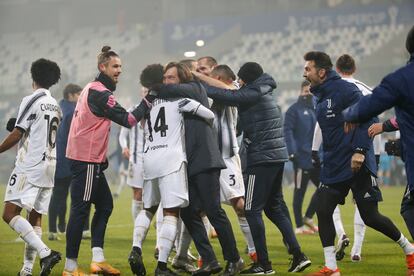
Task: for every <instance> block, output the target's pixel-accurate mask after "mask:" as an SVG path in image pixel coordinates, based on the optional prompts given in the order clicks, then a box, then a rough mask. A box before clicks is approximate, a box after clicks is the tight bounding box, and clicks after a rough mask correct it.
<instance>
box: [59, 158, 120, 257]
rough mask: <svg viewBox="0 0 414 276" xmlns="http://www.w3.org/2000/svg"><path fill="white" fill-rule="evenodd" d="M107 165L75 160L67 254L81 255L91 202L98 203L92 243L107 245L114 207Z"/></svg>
mask: <svg viewBox="0 0 414 276" xmlns="http://www.w3.org/2000/svg"><path fill="white" fill-rule="evenodd" d="M106 167H107V165H106V164H96V163H86V162H82V161H73V162H72V173H73V177H72V182H71V199H72V202H71V209H70V216H69V221H68V226H67V229H66V257H67V258H77V257H78V253H79V246H80V243H81V240H82V231H83V226H84V222H85V220H86V218H87V217H88V216H89V212H90V209H91V204H92V203H93V204H95V213H94V215H93V218H92V223H91V234H92V241H91V247H101V248H103V246H104V237H105V231H106V225H107V223H108V219H109V217H110V216H111V213H112V209H113V200H112V195H111V191H110V189H109V186H108V182H107V181H106V178H105V175H104V173H103V170H105V169H106Z"/></svg>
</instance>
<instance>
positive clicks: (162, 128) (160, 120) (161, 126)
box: [148, 107, 168, 141]
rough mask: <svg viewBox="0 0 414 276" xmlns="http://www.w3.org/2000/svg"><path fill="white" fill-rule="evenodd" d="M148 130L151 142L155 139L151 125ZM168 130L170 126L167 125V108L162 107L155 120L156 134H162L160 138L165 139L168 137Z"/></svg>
mask: <svg viewBox="0 0 414 276" xmlns="http://www.w3.org/2000/svg"><path fill="white" fill-rule="evenodd" d="M150 121H151V120H150ZM148 129H149V132H150V135H149V140H150V141H152V140H153V138H152V129H151V125H148ZM167 130H168V125H167V124H166V123H165V107H161V108H160V111H158V114H157V118H155V123H154V131H155V133H157V132H161V133H160V136H161V137H165V136H167Z"/></svg>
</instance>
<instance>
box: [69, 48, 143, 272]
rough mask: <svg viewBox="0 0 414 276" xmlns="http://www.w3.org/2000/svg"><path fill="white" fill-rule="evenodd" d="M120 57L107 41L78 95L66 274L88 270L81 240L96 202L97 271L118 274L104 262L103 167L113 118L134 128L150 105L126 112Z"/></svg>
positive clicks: (106, 201)
mask: <svg viewBox="0 0 414 276" xmlns="http://www.w3.org/2000/svg"><path fill="white" fill-rule="evenodd" d="M121 68H122V63H121V59H120V58H119V56H118V54H116V53H115V52H114V51H111V47H109V46H104V47H103V48H102V52H101V53H100V54H99V55H98V69H99V74H98V76H97V77H96V79H95V80H94V81H92V82H90V83H88V84H87V85H86V86H85V88H84V89H83V91H82V92H81V94H80V96H79V100H78V102H77V104H76V108H75V112H74V116H73V119H72V124H71V127H70V131H69V138H68V146H67V150H66V157H67V158H69V159H71V160H72V167H71V169H72V173H73V176H72V182H71V210H70V217H69V222H68V227H67V229H66V240H67V241H66V263H65V270H64V272H63V275H84V274H83V272H81V271H80V270H79V269H78V264H77V258H78V254H79V246H80V242H81V239H82V229H83V225H82V223H79V222H80V221H85V219H86V217H87V216H88V214H89V210H90V208H91V204H92V203H93V204H95V209H96V211H95V214H94V216H93V219H92V225H91V234H92V242H91V243H92V244H91V247H92V263H91V267H90V272H91V273H93V274H105V275H119V274H120V272H119V270H117V269H115V268H113V267H112V266H111V265H109V264H108V263H107V262H106V261H105V257H104V254H103V244H104V238H105V230H106V225H107V223H108V219H109V217H110V215H111V213H112V208H113V202H112V195H111V191H110V190H109V186H108V183H107V181H106V178H105V175H104V173H103V171H104V170H105V169H106V168H107V167H108V161H107V157H106V154H107V151H108V140H109V131H110V127H111V121H113V122H115V123H117V124H119V125H122V126H124V127H127V128H131V127H133V126H135V125H136V124H137V122H138V121H139V120H141V118H142V117H143V116H144V114H145V113H146V111H147V110H148V108H149V105H150V104H149V102H148V100H147V99H144V100H143V101H142V102H141V104H139V105H138V106H137V107H136V108H135V109H134V110H133V111H131V112H127V111H126V110H125V109H124V108H123V107H122V106H121V105H119V103H117V102H116V100H115V97H114V95H113V92H114V91H115V89H116V84H117V83H118V78H119V75H120V74H121V72H122V70H121Z"/></svg>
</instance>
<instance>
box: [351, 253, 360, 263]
mask: <svg viewBox="0 0 414 276" xmlns="http://www.w3.org/2000/svg"><path fill="white" fill-rule="evenodd" d="M351 261H352V262H354V263H357V262H360V261H361V256H360V255H358V254H354V255H352V256H351Z"/></svg>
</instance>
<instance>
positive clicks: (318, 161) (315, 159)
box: [312, 150, 321, 169]
mask: <svg viewBox="0 0 414 276" xmlns="http://www.w3.org/2000/svg"><path fill="white" fill-rule="evenodd" d="M312 165H313V167H314V168H316V169H319V168H320V167H321V159H320V158H319V152H318V151H317V150H313V151H312Z"/></svg>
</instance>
